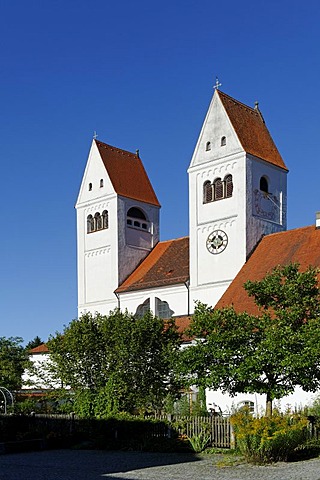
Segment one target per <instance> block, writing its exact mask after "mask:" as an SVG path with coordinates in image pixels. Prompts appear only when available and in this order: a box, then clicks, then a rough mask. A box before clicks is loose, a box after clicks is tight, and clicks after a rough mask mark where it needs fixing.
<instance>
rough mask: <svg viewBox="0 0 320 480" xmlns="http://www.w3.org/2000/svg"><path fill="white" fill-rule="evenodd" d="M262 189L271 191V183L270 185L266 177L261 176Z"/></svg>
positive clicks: (266, 191)
mask: <svg viewBox="0 0 320 480" xmlns="http://www.w3.org/2000/svg"><path fill="white" fill-rule="evenodd" d="M260 190H261V191H262V192H265V193H268V192H269V185H268V180H267V179H266V177H261V178H260Z"/></svg>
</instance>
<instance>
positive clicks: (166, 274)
mask: <svg viewBox="0 0 320 480" xmlns="http://www.w3.org/2000/svg"><path fill="white" fill-rule="evenodd" d="M188 279H189V238H188V237H183V238H178V239H176V240H168V241H165V242H159V243H158V244H157V245H156V246H155V247H154V248H153V250H152V251H151V252H150V253H149V255H148V256H147V257H146V258H145V259H144V260H143V261H142V262H141V264H140V265H139V266H138V267H137V268H136V269H135V271H134V272H133V273H132V274H131V275H130V276H129V277H128V278H127V279H126V280H125V281H124V282H123V283H122V285H120V287H119V288H117V290H116V293H122V292H129V291H134V290H143V289H149V288H157V287H165V286H167V285H177V284H182V283H185V282H187V281H188Z"/></svg>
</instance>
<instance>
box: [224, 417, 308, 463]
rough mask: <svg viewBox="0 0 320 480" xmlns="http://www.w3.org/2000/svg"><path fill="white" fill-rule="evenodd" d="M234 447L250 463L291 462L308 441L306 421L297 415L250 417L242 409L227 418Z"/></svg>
mask: <svg viewBox="0 0 320 480" xmlns="http://www.w3.org/2000/svg"><path fill="white" fill-rule="evenodd" d="M231 424H232V425H233V428H234V432H235V435H236V442H237V448H238V449H239V451H240V453H241V454H242V455H243V456H244V457H245V459H246V460H247V461H248V462H250V463H257V464H265V463H271V462H278V461H288V460H292V459H293V458H294V455H295V451H297V449H299V448H300V449H301V448H302V446H303V445H305V444H306V443H307V442H308V440H309V430H308V425H309V422H308V419H307V418H306V417H303V416H300V415H280V414H278V413H275V414H274V415H273V416H272V417H261V418H256V417H253V416H252V415H251V414H250V412H249V411H248V410H246V409H242V410H240V411H238V412H237V413H235V414H234V415H233V416H232V417H231Z"/></svg>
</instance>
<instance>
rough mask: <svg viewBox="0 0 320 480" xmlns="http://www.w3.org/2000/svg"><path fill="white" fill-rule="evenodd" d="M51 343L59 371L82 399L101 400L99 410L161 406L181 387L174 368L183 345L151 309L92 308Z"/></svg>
mask: <svg viewBox="0 0 320 480" xmlns="http://www.w3.org/2000/svg"><path fill="white" fill-rule="evenodd" d="M47 345H48V348H49V351H50V357H51V362H52V366H53V368H54V369H55V371H56V375H57V376H59V377H60V379H61V380H62V381H63V383H64V384H65V385H69V386H71V387H72V389H73V390H74V391H75V392H77V395H76V398H78V399H79V395H80V397H81V395H82V397H83V398H85V399H86V400H85V402H86V403H88V401H89V403H91V400H92V398H94V399H95V405H96V412H95V415H101V416H103V415H105V414H108V413H110V412H112V411H127V412H131V411H133V410H134V409H148V408H152V409H154V408H159V407H160V406H161V405H162V402H163V400H164V398H165V396H166V395H168V394H169V393H170V391H171V390H173V391H176V390H177V389H178V385H177V383H176V381H175V378H174V374H173V370H172V365H173V360H174V358H175V355H176V354H177V351H178V348H179V336H178V333H177V331H176V327H175V325H174V323H173V322H166V323H165V322H164V321H163V320H162V319H159V318H157V317H154V316H153V315H152V314H151V313H147V314H146V315H144V316H143V317H142V318H135V317H134V316H132V315H130V314H129V313H127V312H125V313H121V312H120V311H119V310H115V311H114V312H112V313H111V314H110V315H109V316H102V315H99V314H96V315H95V316H93V315H91V314H89V313H87V314H85V315H82V317H80V318H79V319H77V320H73V321H72V322H71V323H70V324H69V325H68V326H67V327H65V329H64V331H63V333H57V334H56V335H55V336H54V337H51V338H50V339H49V342H48V344H47ZM88 399H89V400H88ZM97 409H98V413H97ZM89 410H90V408H89ZM89 410H88V409H87V410H86V412H87V413H86V414H87V415H90V414H92V412H90V411H89Z"/></svg>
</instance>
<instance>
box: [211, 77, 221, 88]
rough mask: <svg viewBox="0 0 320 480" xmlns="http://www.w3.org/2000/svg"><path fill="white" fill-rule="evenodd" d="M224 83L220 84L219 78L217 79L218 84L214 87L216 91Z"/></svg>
mask: <svg viewBox="0 0 320 480" xmlns="http://www.w3.org/2000/svg"><path fill="white" fill-rule="evenodd" d="M221 85H222V83H220V82H219V79H218V77H216V83H215V85H214V86H213V88H214V89H216V90H219V87H221Z"/></svg>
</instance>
